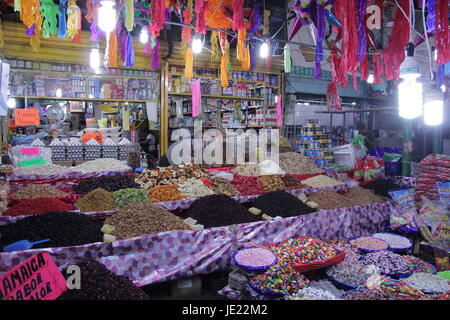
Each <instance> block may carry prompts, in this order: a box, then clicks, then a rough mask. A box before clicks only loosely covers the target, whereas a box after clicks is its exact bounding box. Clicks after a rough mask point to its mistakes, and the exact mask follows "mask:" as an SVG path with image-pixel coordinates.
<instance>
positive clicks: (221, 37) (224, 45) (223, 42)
mask: <svg viewBox="0 0 450 320" xmlns="http://www.w3.org/2000/svg"><path fill="white" fill-rule="evenodd" d="M218 36H219V44H220V50H221V51H222V55H223V54H225V51H226V50H227V43H228V40H227V34H226V33H225V32H220V31H219V33H218Z"/></svg>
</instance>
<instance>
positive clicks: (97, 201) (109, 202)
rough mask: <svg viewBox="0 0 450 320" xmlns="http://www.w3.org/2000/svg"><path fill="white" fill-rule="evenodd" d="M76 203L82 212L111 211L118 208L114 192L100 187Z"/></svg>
mask: <svg viewBox="0 0 450 320" xmlns="http://www.w3.org/2000/svg"><path fill="white" fill-rule="evenodd" d="M75 205H76V206H77V207H78V209H80V211H81V212H97V211H109V210H114V209H115V208H116V207H115V205H114V197H113V194H112V193H111V192H108V191H106V190H103V189H100V188H98V189H95V190H92V191H91V192H89V193H88V194H86V195H85V196H84V197H83V198H81V199H79V200H78V201H77V202H76V203H75Z"/></svg>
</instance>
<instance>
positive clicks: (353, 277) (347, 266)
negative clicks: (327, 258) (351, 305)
mask: <svg viewBox="0 0 450 320" xmlns="http://www.w3.org/2000/svg"><path fill="white" fill-rule="evenodd" d="M327 275H328V277H330V278H332V279H334V280H335V281H338V282H339V283H340V284H343V285H346V286H348V287H352V288H356V287H357V286H359V285H361V283H363V282H364V281H366V280H367V279H368V278H369V277H370V273H369V270H368V268H367V267H366V266H365V265H363V264H361V263H360V262H358V261H357V260H356V261H355V259H354V257H353V256H352V255H346V256H345V259H344V261H342V262H341V263H338V264H336V265H334V266H332V267H331V268H329V269H328V270H327Z"/></svg>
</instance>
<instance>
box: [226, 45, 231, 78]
mask: <svg viewBox="0 0 450 320" xmlns="http://www.w3.org/2000/svg"><path fill="white" fill-rule="evenodd" d="M225 55H226V56H227V72H228V73H230V72H231V55H230V44H229V43H227V47H226V49H225Z"/></svg>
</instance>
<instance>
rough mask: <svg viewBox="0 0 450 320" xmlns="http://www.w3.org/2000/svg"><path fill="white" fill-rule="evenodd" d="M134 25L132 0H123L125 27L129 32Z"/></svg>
mask: <svg viewBox="0 0 450 320" xmlns="http://www.w3.org/2000/svg"><path fill="white" fill-rule="evenodd" d="M133 27H134V0H125V28H127V30H128V31H129V32H131V31H133Z"/></svg>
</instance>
